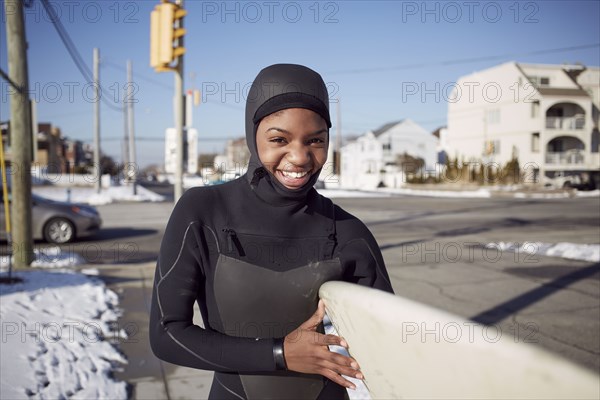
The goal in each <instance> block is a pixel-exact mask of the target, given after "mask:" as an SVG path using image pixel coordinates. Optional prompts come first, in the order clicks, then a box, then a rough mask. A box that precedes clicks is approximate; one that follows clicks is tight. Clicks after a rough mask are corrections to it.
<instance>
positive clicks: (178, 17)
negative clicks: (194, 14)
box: [150, 0, 187, 72]
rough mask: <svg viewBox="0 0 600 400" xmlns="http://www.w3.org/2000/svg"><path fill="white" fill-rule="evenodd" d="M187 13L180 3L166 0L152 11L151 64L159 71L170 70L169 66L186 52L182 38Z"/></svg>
mask: <svg viewBox="0 0 600 400" xmlns="http://www.w3.org/2000/svg"><path fill="white" fill-rule="evenodd" d="M186 14H187V11H185V10H184V9H183V8H181V7H180V6H179V5H177V4H174V3H171V2H168V1H164V0H163V2H162V3H160V4H158V5H157V6H156V7H154V10H153V11H152V12H151V13H150V66H151V67H154V69H156V71H157V72H162V71H169V70H171V69H172V68H171V67H170V66H169V64H171V63H172V62H173V61H175V60H176V59H177V58H178V57H180V56H182V55H183V54H184V53H185V48H184V47H183V46H180V45H179V43H180V38H182V37H183V35H185V29H184V28H182V27H181V26H182V25H183V23H182V21H183V17H185V15H186Z"/></svg>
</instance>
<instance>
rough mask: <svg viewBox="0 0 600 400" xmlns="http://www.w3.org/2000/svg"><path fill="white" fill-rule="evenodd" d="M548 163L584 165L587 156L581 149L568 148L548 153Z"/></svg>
mask: <svg viewBox="0 0 600 400" xmlns="http://www.w3.org/2000/svg"><path fill="white" fill-rule="evenodd" d="M546 164H552V165H583V164H585V157H584V154H583V151H581V150H568V151H563V152H559V153H546Z"/></svg>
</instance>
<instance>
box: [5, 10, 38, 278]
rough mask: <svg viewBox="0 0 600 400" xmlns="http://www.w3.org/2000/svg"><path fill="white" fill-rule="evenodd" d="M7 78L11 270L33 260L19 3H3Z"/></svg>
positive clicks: (28, 114)
mask: <svg viewBox="0 0 600 400" xmlns="http://www.w3.org/2000/svg"><path fill="white" fill-rule="evenodd" d="M4 15H5V18H6V41H7V48H8V76H9V79H10V81H11V82H13V83H14V84H15V86H16V87H17V88H18V89H14V88H13V90H11V91H10V136H11V172H12V213H11V215H12V224H11V225H12V228H13V235H12V239H13V246H12V252H13V256H14V260H15V268H24V267H28V266H29V265H31V262H32V261H33V236H32V229H31V149H32V144H31V142H32V134H31V132H32V130H31V109H30V104H29V77H28V72H27V44H26V39H25V24H24V18H23V1H22V0H15V1H8V0H6V1H5V2H4Z"/></svg>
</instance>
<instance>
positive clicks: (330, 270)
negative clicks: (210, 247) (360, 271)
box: [214, 254, 342, 338]
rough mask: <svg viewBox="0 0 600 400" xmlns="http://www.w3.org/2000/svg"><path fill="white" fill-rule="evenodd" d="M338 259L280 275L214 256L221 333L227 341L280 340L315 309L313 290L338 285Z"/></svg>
mask: <svg viewBox="0 0 600 400" xmlns="http://www.w3.org/2000/svg"><path fill="white" fill-rule="evenodd" d="M341 277H342V267H341V263H340V261H339V259H332V260H322V261H317V262H312V263H309V264H307V265H304V266H301V267H297V268H294V269H291V270H288V271H285V272H279V271H272V270H270V269H267V268H262V267H258V266H256V265H253V264H250V263H247V262H245V261H242V260H238V259H235V258H232V257H228V256H226V255H223V254H221V255H219V258H218V260H217V265H216V270H215V277H214V291H215V299H216V303H217V305H218V308H219V316H220V319H221V322H222V324H223V327H224V332H223V333H225V334H227V335H230V336H241V337H256V338H272V337H283V336H285V335H287V334H288V333H289V332H291V331H293V330H294V329H296V328H297V327H298V326H299V325H300V324H301V323H302V322H304V321H306V320H307V319H308V318H309V317H310V316H311V315H312V313H313V312H314V310H315V309H316V304H317V296H318V291H319V287H320V286H321V285H322V284H323V283H325V282H327V281H331V280H336V279H341Z"/></svg>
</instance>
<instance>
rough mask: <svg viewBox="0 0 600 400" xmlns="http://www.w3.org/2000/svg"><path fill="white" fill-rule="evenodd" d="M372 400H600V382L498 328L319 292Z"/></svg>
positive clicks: (366, 295) (357, 293)
mask: <svg viewBox="0 0 600 400" xmlns="http://www.w3.org/2000/svg"><path fill="white" fill-rule="evenodd" d="M319 295H320V297H321V298H322V299H323V300H324V302H325V306H326V310H327V315H328V316H329V318H330V319H331V321H332V324H333V326H334V327H335V328H336V330H337V331H338V333H339V334H340V335H341V336H342V337H344V338H345V339H346V341H347V342H348V345H349V350H350V354H351V355H352V356H353V357H354V358H355V359H356V360H357V361H358V363H359V364H360V366H361V370H362V372H363V375H364V376H365V380H364V382H365V384H366V386H367V388H368V389H369V392H370V394H371V397H372V398H373V399H432V398H435V399H450V398H452V399H507V398H512V399H517V398H518V399H524V398H530V399H596V400H597V399H599V398H600V377H599V376H598V375H595V374H594V373H592V372H590V371H588V370H586V369H584V368H582V367H579V366H577V365H575V364H572V363H571V362H568V361H567V360H564V359H562V358H560V357H558V356H556V355H554V354H551V353H549V352H547V351H544V350H542V349H539V348H537V347H534V346H532V345H528V344H525V343H515V342H514V340H512V338H508V337H506V335H504V336H503V335H502V333H501V331H499V328H496V327H494V326H490V327H486V326H484V325H480V324H476V323H474V322H470V321H468V320H465V319H464V318H461V317H458V316H455V315H452V314H449V313H446V312H444V311H441V310H438V309H435V308H432V307H429V306H427V305H424V304H421V303H417V302H414V301H411V300H408V299H404V298H402V297H399V296H395V295H392V294H389V293H386V292H383V291H380V290H375V289H371V288H366V287H363V286H359V285H354V284H350V283H346V282H328V283H325V284H324V285H323V286H321V288H320V290H319Z"/></svg>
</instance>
